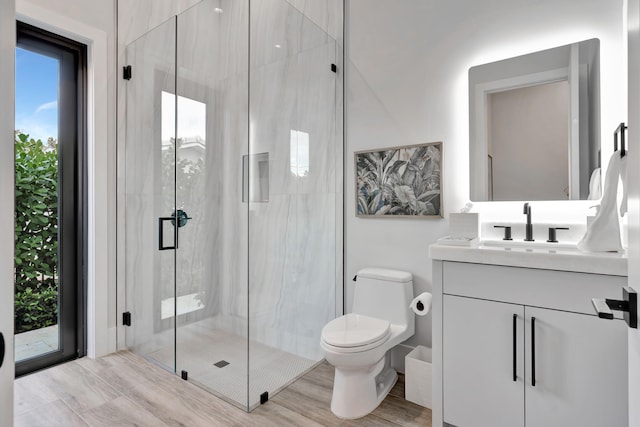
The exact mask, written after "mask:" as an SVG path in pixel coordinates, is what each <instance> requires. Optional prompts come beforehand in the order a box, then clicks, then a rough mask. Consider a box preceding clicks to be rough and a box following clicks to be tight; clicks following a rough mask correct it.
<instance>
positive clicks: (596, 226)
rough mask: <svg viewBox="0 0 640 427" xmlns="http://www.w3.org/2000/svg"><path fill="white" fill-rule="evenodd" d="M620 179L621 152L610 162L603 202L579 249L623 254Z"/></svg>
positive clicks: (616, 153)
mask: <svg viewBox="0 0 640 427" xmlns="http://www.w3.org/2000/svg"><path fill="white" fill-rule="evenodd" d="M619 177H620V152H619V151H616V152H615V153H613V155H612V156H611V159H610V160H609V167H607V175H606V178H605V181H604V190H603V192H602V202H601V203H600V209H599V210H598V213H597V214H596V217H595V218H594V219H593V221H591V223H590V224H589V226H588V227H587V232H586V233H585V235H584V237H583V238H582V239H581V240H580V241H579V242H578V249H580V250H581V251H586V252H621V251H623V249H622V242H621V241H620V221H619V219H618V203H617V196H618V179H619Z"/></svg>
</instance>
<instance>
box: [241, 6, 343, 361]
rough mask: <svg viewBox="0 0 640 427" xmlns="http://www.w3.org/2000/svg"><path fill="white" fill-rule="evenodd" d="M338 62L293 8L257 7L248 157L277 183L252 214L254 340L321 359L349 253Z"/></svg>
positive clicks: (325, 38)
mask: <svg viewBox="0 0 640 427" xmlns="http://www.w3.org/2000/svg"><path fill="white" fill-rule="evenodd" d="M337 57H338V50H337V43H336V41H335V40H334V39H333V38H331V37H330V36H329V35H328V34H327V33H326V32H325V31H323V30H322V29H320V28H319V27H318V26H317V25H316V24H315V23H313V22H312V21H310V20H309V19H307V18H306V17H305V16H303V15H302V14H301V13H300V12H299V11H298V10H297V9H296V8H294V7H292V6H291V5H290V4H289V3H287V2H284V1H280V0H265V1H260V2H252V12H251V60H250V61H251V74H250V106H249V111H250V132H251V139H250V152H251V153H264V152H268V153H269V161H270V162H269V163H270V171H269V172H270V177H271V180H270V183H269V202H268V203H252V204H251V207H250V210H249V265H250V269H249V275H250V276H249V279H250V280H249V286H250V288H249V306H250V307H249V308H250V310H249V316H250V332H249V333H250V337H251V339H252V340H256V341H258V342H261V343H265V344H267V345H271V346H274V347H276V348H279V349H281V350H285V351H289V352H292V353H294V354H298V355H301V356H304V357H307V358H310V359H314V360H319V359H321V358H322V353H321V351H320V348H319V345H318V342H319V338H320V332H321V330H322V327H323V326H324V325H325V324H326V323H327V322H328V321H329V320H331V319H333V318H334V317H335V315H336V304H335V300H336V270H337V269H340V268H339V266H338V265H337V264H336V254H337V252H339V251H341V248H342V240H341V237H340V238H338V230H337V226H338V225H339V224H338V223H337V221H336V219H337V217H339V216H341V215H342V208H341V200H342V187H341V185H342V181H341V180H340V181H339V180H337V179H336V175H337V174H338V173H339V174H341V171H342V163H339V165H338V166H339V167H337V165H336V153H337V152H341V151H342V145H341V141H342V138H341V131H340V132H338V129H337V121H336V120H337V117H338V115H341V110H339V109H338V108H337V97H338V92H337V90H338V80H339V78H338V75H337V74H335V73H333V72H332V71H331V64H332V63H336V64H337V63H338V58H337ZM307 138H308V153H307V152H306V148H307ZM296 147H297V158H295V157H296V156H295V155H292V153H295V152H296ZM292 158H295V159H294V160H292ZM296 165H297V167H298V169H297V171H296V167H295V166H296ZM338 181H339V182H338ZM338 199H339V201H338ZM340 261H341V259H340Z"/></svg>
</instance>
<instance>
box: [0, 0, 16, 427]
mask: <svg viewBox="0 0 640 427" xmlns="http://www.w3.org/2000/svg"><path fill="white" fill-rule="evenodd" d="M15 34H16V26H15V3H14V2H13V1H4V0H3V1H1V2H0V111H2V114H0V135H1V136H0V195H1V197H2V203H0V254H1V256H0V332H2V334H3V335H4V342H5V355H4V364H3V365H2V368H0V424H2V425H11V423H12V422H13V379H14V377H15V369H14V364H13V360H14V357H13V354H14V353H13V325H14V318H13V296H14V287H13V280H14V274H13V249H14V238H13V232H14V227H13V219H14V213H13V211H14V197H13V191H14V188H15V184H14V175H13V169H14V161H15V155H14V142H13V141H14V134H13V131H14V126H15V121H14V117H13V116H14V110H15V96H14V93H15V79H14V73H15V63H14V61H15V47H16V36H15Z"/></svg>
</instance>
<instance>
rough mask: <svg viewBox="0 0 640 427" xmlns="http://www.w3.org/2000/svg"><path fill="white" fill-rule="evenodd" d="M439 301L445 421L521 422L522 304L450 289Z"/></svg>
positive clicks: (497, 425) (496, 426)
mask: <svg viewBox="0 0 640 427" xmlns="http://www.w3.org/2000/svg"><path fill="white" fill-rule="evenodd" d="M442 307H443V320H444V322H443V337H444V338H443V343H442V347H443V348H442V352H443V353H442V354H443V383H444V387H443V388H444V421H445V422H446V423H449V424H453V425H455V426H460V427H468V426H474V427H485V426H486V427H502V426H504V427H518V426H524V381H523V374H524V351H523V349H524V307H523V306H521V305H514V304H505V303H499V302H493V301H485V300H478V299H472V298H464V297H457V296H450V295H445V296H444V298H443V304H442ZM514 315H515V316H516V317H515V318H514ZM514 319H515V343H514ZM514 344H515V353H514ZM514 354H515V360H514ZM514 362H515V369H516V379H515V381H514V378H513V370H514Z"/></svg>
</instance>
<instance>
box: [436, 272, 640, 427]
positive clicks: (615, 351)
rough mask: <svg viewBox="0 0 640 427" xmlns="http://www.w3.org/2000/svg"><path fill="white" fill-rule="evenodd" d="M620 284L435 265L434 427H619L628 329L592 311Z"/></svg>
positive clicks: (590, 277)
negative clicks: (593, 300) (596, 301)
mask: <svg viewBox="0 0 640 427" xmlns="http://www.w3.org/2000/svg"><path fill="white" fill-rule="evenodd" d="M626 282H627V280H626V277H624V276H614V275H603V274H585V273H579V272H567V271H554V270H546V269H534V268H520V267H513V266H499V265H484V264H472V263H465V262H451V261H446V260H441V261H434V298H435V299H434V320H433V325H434V349H437V348H438V347H440V348H441V351H440V352H438V351H437V350H434V377H435V378H434V424H433V425H434V426H440V425H443V424H442V423H443V422H444V423H448V424H450V425H454V426H457V427H483V426H487V427H489V426H490V427H499V426H504V427H517V426H526V427H553V426H581V427H589V426H593V427H602V426H607V427H617V426H619V427H624V426H627V425H628V420H627V417H628V415H627V414H628V411H627V407H628V401H627V387H628V385H627V383H628V377H627V360H626V358H627V351H626V349H627V325H626V323H625V322H624V321H623V320H621V319H614V320H604V319H600V318H598V317H597V316H596V314H595V312H594V310H593V308H592V306H591V298H592V297H599V298H614V299H620V297H621V296H622V294H621V292H622V287H623V286H626ZM437 353H439V354H437ZM436 354H437V356H436ZM534 375H535V376H534ZM534 380H535V382H534ZM436 396H437V398H436ZM445 425H446V424H445Z"/></svg>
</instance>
